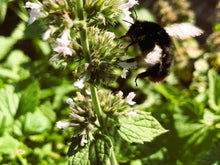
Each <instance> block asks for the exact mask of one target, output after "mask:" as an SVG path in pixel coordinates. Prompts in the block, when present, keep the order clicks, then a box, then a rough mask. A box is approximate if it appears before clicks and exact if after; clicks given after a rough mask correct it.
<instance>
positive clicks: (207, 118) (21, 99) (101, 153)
mask: <svg viewBox="0 0 220 165" xmlns="http://www.w3.org/2000/svg"><path fill="white" fill-rule="evenodd" d="M50 2H53V5H51V6H50V5H48V2H47V1H44V5H45V6H44V9H45V10H46V11H47V12H48V13H50V15H49V17H48V18H43V19H42V20H36V21H35V22H34V23H33V24H31V25H29V26H26V23H24V22H21V23H19V24H18V25H17V26H16V27H15V28H14V30H13V32H12V33H11V34H10V35H7V36H6V35H5V36H3V35H2V36H0V49H1V51H0V164H15V165H17V164H22V165H26V164H43V165H50V164H58V165H64V164H67V163H68V164H70V165H75V164H80V165H93V164H94V165H99V164H100V165H102V164H109V162H111V163H112V164H114V163H113V162H114V161H115V160H114V156H115V157H116V160H117V162H118V164H131V165H144V164H152V165H160V164H168V165H176V164H177V165H183V164H184V165H185V164H186V165H188V164H189V165H214V164H219V163H220V158H219V152H220V150H219V148H220V147H219V146H220V94H219V91H220V77H219V75H218V74H217V73H216V69H217V68H218V65H219V63H218V61H219V54H218V53H217V51H214V52H212V50H214V49H212V48H214V47H217V45H214V43H216V42H210V44H207V45H206V46H207V47H209V49H210V50H209V49H208V50H202V49H200V48H199V47H198V44H197V41H196V40H193V41H192V40H191V41H184V42H179V41H176V43H175V46H178V44H179V48H177V47H176V49H177V51H176V50H173V51H174V54H175V56H176V57H177V62H179V63H178V64H181V62H183V63H185V64H186V65H187V66H188V65H192V66H193V67H192V68H193V70H192V72H193V73H191V71H190V73H191V77H190V76H189V77H190V78H189V77H186V75H187V74H184V73H185V71H188V70H187V69H186V68H184V69H183V70H181V71H180V74H179V75H178V74H176V73H177V72H176V70H178V69H179V68H178V67H179V66H181V65H178V64H175V67H174V69H173V72H172V73H171V76H169V77H168V80H167V81H166V82H164V83H158V84H153V83H149V82H148V81H147V80H138V81H139V82H138V87H135V86H134V84H135V83H134V81H133V80H134V77H135V76H136V74H137V73H138V72H139V71H134V72H133V73H132V74H130V75H131V76H130V79H129V80H128V79H127V80H126V81H125V82H122V81H121V79H119V80H118V81H115V82H114V83H115V84H114V85H113V86H107V87H106V86H104V87H106V88H108V90H104V91H103V90H100V91H98V93H97V96H98V98H99V102H98V103H99V104H100V105H99V106H100V108H101V109H102V116H101V117H102V119H103V120H102V121H101V122H100V121H99V119H100V118H99V116H98V115H97V114H96V112H95V110H94V109H95V107H94V103H93V102H92V99H91V95H90V94H88V93H86V91H83V90H81V93H82V94H83V95H82V94H80V93H79V92H77V93H76V91H78V89H76V88H74V87H73V82H74V81H75V79H74V80H73V78H75V77H76V78H79V77H80V78H81V77H82V75H87V76H88V75H89V76H88V77H87V80H88V81H87V82H90V83H92V84H93V85H96V87H99V85H100V82H104V83H103V84H104V85H106V84H108V83H109V82H110V80H113V79H112V77H113V72H114V74H115V72H116V74H115V75H114V76H116V75H117V74H119V73H117V72H119V71H118V70H117V68H115V63H116V62H117V60H118V58H121V56H122V55H124V54H123V46H122V44H121V43H120V41H119V40H118V39H115V38H114V37H113V36H112V33H109V32H108V31H107V29H111V30H112V31H116V29H117V28H116V27H113V26H114V23H115V22H118V16H119V13H120V12H121V10H120V8H119V7H118V4H119V3H122V2H121V1H119V0H111V1H103V0H94V1H92V0H88V1H84V2H87V3H86V5H85V8H84V9H83V15H84V16H85V17H86V20H75V18H77V16H78V14H77V13H76V12H77V11H75V10H76V9H75V8H72V6H74V7H75V6H76V2H77V1H75V0H71V1H68V3H66V1H56V0H52V1H50ZM174 2H176V3H178V1H173V3H174ZM110 4H114V5H112V6H111V7H109V5H110ZM176 5H177V4H176ZM7 6H8V7H9V8H11V9H15V10H13V11H14V12H15V13H16V14H17V15H18V16H19V18H21V19H22V20H25V21H27V18H28V16H27V13H26V11H25V9H24V8H23V6H24V3H23V1H19V2H16V1H13V0H11V1H6V0H0V7H1V11H0V23H3V22H4V20H5V18H7V17H6V13H7ZM15 6H16V8H15ZM182 6H184V5H182ZM17 7H20V8H21V9H18V8H17ZM172 7H173V6H172ZM185 8H187V6H185V7H183V9H185ZM183 9H181V11H182V10H183ZM65 10H67V11H68V12H67V13H68V14H69V15H68V16H67V15H65V14H66V13H65V12H63V11H65ZM136 10H137V15H138V19H140V20H144V21H146V20H148V21H149V20H151V21H155V18H157V17H158V16H156V15H153V14H152V12H151V11H149V10H147V9H145V8H140V9H136ZM160 11H162V10H160ZM175 11H176V9H175V10H174V11H172V13H170V14H172V15H171V16H173V14H175ZM71 12H72V13H73V14H70V13H71ZM182 12H183V13H182V15H183V16H184V15H185V14H187V13H184V10H183V11H182ZM160 14H163V13H162V12H161V13H160ZM179 14H181V13H179ZM133 15H134V17H135V13H133ZM165 15H166V14H165ZM13 16H14V15H13ZM186 16H187V15H186ZM163 17H164V16H163ZM148 18H149V19H148ZM52 19H55V21H51V22H50V26H49V25H48V20H52ZM68 19H73V20H74V21H73V22H71V21H69V20H68ZM77 19H78V18H77ZM175 19H177V17H175ZM119 22H120V21H119ZM85 25H88V26H89V28H87V33H86V35H87V39H88V43H89V49H90V51H91V58H92V60H91V63H90V65H89V67H88V71H87V72H84V70H83V69H84V67H86V64H85V63H86V62H85V60H84V50H83V48H82V45H83V44H82V43H81V41H80V32H82V30H85V29H84V28H86V27H85ZM94 25H95V26H94ZM51 26H52V28H51ZM118 26H120V25H119V24H117V27H118ZM4 28H7V27H6V26H4ZM48 28H51V29H52V34H51V38H50V39H49V42H51V43H54V42H56V39H57V38H60V37H61V34H62V32H63V31H64V30H67V29H68V28H69V29H71V32H70V33H69V35H70V36H71V37H72V38H71V39H72V40H71V44H72V45H71V49H74V51H75V52H73V55H72V56H71V57H70V56H60V60H61V61H59V62H60V64H65V63H64V61H65V62H67V63H68V64H69V65H68V67H66V68H65V69H63V68H61V67H60V66H59V65H57V64H56V63H53V64H50V62H49V59H50V57H51V54H52V53H51V52H52V51H51V46H50V45H49V44H48V43H47V42H44V41H41V37H42V34H43V33H44V32H45V31H46V30H47V29H48ZM213 29H214V30H215V32H218V31H219V23H216V25H215V26H214V27H213ZM124 30H125V29H123V26H120V27H119V30H118V29H117V32H116V34H118V35H121V34H125V31H124ZM79 31H80V32H79ZM214 37H216V36H214ZM217 37H218V36H217ZM213 41H219V40H218V38H215V40H213ZM195 45H196V46H195ZM189 47H190V50H188V48H189ZM52 48H53V47H52ZM181 48H182V49H187V51H183V50H182V49H181ZM129 49H130V50H129V52H128V55H129V56H135V55H136V53H137V51H136V50H131V49H132V48H129ZM198 50H199V53H198ZM216 50H217V48H216ZM181 51H183V52H184V53H183V52H182V53H181ZM191 51H192V52H191ZM209 51H210V52H209ZM195 52H196V53H195ZM179 53H180V54H179ZM194 53H195V54H198V55H196V56H193V55H194ZM191 55H192V56H191ZM179 58H180V59H181V60H182V61H178V59H179ZM80 60H82V61H80ZM202 60H203V61H205V62H206V64H207V65H206V66H205V67H206V68H207V70H206V69H205V70H202V69H203V68H205V67H204V66H203V64H204V63H199V62H201V61H202ZM87 62H88V61H87ZM191 62H192V63H191ZM196 64H197V65H198V66H196ZM204 65H205V64H204ZM64 66H66V65H64ZM201 68H202V69H201ZM77 69H78V70H77ZM73 71H74V75H73V74H72V72H73ZM178 71H179V70H178ZM76 72H78V73H80V74H79V75H75V74H76ZM184 76H185V77H184ZM94 77H95V79H94ZM184 78H185V79H187V83H186V81H183V80H185V79H184ZM106 82H108V83H106ZM186 84H187V85H186ZM201 87H202V88H201ZM86 89H87V88H86ZM110 89H113V90H114V91H119V90H123V92H124V93H126V94H127V93H129V92H130V91H131V90H132V91H135V92H136V94H137V95H136V97H135V102H137V104H136V105H135V106H130V105H129V103H128V98H126V97H124V96H122V94H120V93H118V94H115V92H110ZM87 92H88V91H87ZM75 93H76V94H75ZM75 96H76V97H75ZM69 97H71V98H73V97H75V99H73V100H74V105H72V106H71V105H69V106H70V108H69V107H68V105H66V100H67V98H69ZM76 111H77V113H76ZM70 112H72V113H71V115H69V114H70ZM73 112H75V113H73ZM77 115H78V116H77ZM80 115H81V116H80ZM68 116H70V118H71V121H72V123H71V124H73V125H74V124H75V126H73V129H68V130H66V131H65V132H64V131H59V130H58V129H57V128H56V127H55V125H56V122H57V121H59V120H63V119H65V118H67V117H68ZM79 119H82V120H81V121H79ZM74 122H75V123H74ZM80 124H81V125H80ZM102 124H103V125H102ZM82 128H83V129H82ZM83 138H86V139H83ZM83 140H84V141H83ZM67 156H69V158H67Z"/></svg>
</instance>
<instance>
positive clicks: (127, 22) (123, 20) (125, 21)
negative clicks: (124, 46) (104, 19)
mask: <svg viewBox="0 0 220 165" xmlns="http://www.w3.org/2000/svg"><path fill="white" fill-rule="evenodd" d="M123 21H125V22H127V23H130V24H131V25H132V24H133V23H132V22H129V21H127V20H125V19H123Z"/></svg>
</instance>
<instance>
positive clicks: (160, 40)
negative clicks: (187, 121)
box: [119, 21, 203, 85]
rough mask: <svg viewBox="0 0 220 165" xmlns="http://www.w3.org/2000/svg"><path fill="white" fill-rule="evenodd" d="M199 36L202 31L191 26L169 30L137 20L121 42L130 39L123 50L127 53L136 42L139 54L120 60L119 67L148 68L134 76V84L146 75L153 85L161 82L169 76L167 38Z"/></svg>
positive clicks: (172, 58)
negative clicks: (125, 38) (126, 38)
mask: <svg viewBox="0 0 220 165" xmlns="http://www.w3.org/2000/svg"><path fill="white" fill-rule="evenodd" d="M202 33H203V31H202V30H201V29H199V28H197V27H195V26H194V25H192V24H191V23H181V24H173V25H171V26H170V27H165V28H163V27H161V26H160V25H159V24H157V23H154V22H148V21H136V22H135V23H134V24H132V25H131V27H130V29H129V30H128V32H127V33H126V34H125V35H124V36H121V37H120V39H121V38H124V37H130V39H131V43H130V44H129V45H128V46H127V47H126V49H125V50H126V51H127V49H128V48H129V47H130V46H131V45H133V44H136V43H137V44H138V45H139V47H140V50H141V55H138V56H136V57H135V58H131V59H128V60H124V61H121V62H120V63H119V65H120V66H122V67H123V68H125V69H136V68H142V67H144V68H147V70H146V71H145V72H143V73H140V74H138V75H137V77H136V79H135V82H136V81H137V79H138V78H143V77H147V76H148V77H149V80H151V81H153V82H159V81H163V80H164V79H165V78H166V77H167V76H168V75H169V73H170V70H171V67H172V65H173V61H174V56H173V54H172V52H171V45H172V42H171V38H170V36H172V37H175V38H178V39H188V38H191V37H195V36H199V35H201V34H202ZM136 85H137V82H136Z"/></svg>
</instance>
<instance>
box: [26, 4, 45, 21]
mask: <svg viewBox="0 0 220 165" xmlns="http://www.w3.org/2000/svg"><path fill="white" fill-rule="evenodd" d="M25 8H29V9H30V10H29V12H28V14H29V20H28V25H30V24H32V23H33V22H34V21H35V20H36V19H38V18H41V17H44V16H45V15H44V14H43V13H42V12H41V11H40V8H41V6H40V5H39V4H37V3H32V2H26V4H25Z"/></svg>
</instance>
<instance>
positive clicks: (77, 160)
mask: <svg viewBox="0 0 220 165" xmlns="http://www.w3.org/2000/svg"><path fill="white" fill-rule="evenodd" d="M68 164H69V165H76V164H77V165H90V161H89V144H88V143H87V144H86V146H84V147H83V148H81V149H80V150H79V151H78V152H76V153H75V154H74V155H73V156H71V157H70V158H69V161H68Z"/></svg>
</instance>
